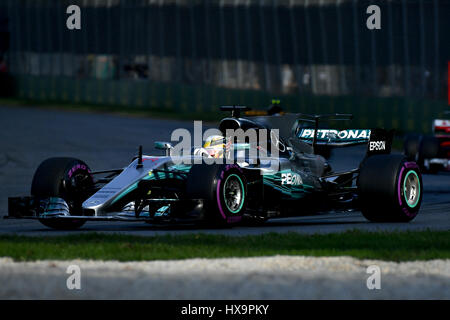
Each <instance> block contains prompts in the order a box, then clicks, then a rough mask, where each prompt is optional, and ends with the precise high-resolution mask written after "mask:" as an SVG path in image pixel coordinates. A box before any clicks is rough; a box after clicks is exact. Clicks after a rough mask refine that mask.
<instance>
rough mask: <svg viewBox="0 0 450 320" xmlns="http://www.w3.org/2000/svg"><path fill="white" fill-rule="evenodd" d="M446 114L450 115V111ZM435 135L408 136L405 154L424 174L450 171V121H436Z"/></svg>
mask: <svg viewBox="0 0 450 320" xmlns="http://www.w3.org/2000/svg"><path fill="white" fill-rule="evenodd" d="M444 114H447V115H448V114H450V111H448V112H445V113H444ZM432 132H433V135H408V136H406V139H405V143H404V152H405V155H406V156H407V157H408V159H411V160H414V161H416V162H417V164H418V165H419V167H420V168H421V170H422V172H428V173H437V172H438V171H440V170H444V171H450V119H434V120H433V124H432Z"/></svg>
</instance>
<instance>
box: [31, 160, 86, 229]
mask: <svg viewBox="0 0 450 320" xmlns="http://www.w3.org/2000/svg"><path fill="white" fill-rule="evenodd" d="M92 190H93V179H92V176H91V173H90V169H89V167H88V166H87V164H86V163H84V162H83V161H81V160H78V159H74V158H50V159H47V160H45V161H43V162H42V163H41V164H40V165H39V167H38V168H37V170H36V172H35V174H34V177H33V182H32V184H31V194H32V195H33V196H35V197H37V198H41V199H44V198H49V197H59V198H62V199H64V200H65V201H66V203H67V204H68V206H69V211H70V214H71V215H81V212H82V208H81V205H82V203H83V201H84V200H86V199H87V198H88V197H89V196H90V195H91V194H92ZM39 221H40V222H41V223H42V224H43V225H45V226H47V227H49V228H52V229H58V230H73V229H78V228H80V227H81V226H82V225H83V224H84V223H85V221H84V220H80V219H67V218H62V219H61V218H42V219H39Z"/></svg>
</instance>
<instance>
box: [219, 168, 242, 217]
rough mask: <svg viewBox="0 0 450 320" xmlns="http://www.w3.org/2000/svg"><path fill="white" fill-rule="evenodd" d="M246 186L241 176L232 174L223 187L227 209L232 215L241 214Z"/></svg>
mask: <svg viewBox="0 0 450 320" xmlns="http://www.w3.org/2000/svg"><path fill="white" fill-rule="evenodd" d="M244 197H245V195H244V184H243V183H242V180H241V178H240V177H239V176H237V175H235V174H231V175H229V176H228V177H227V179H226V180H225V183H224V185H223V199H224V202H225V205H226V206H227V209H228V210H229V211H231V212H232V213H236V212H239V211H240V210H241V209H242V206H243V204H244Z"/></svg>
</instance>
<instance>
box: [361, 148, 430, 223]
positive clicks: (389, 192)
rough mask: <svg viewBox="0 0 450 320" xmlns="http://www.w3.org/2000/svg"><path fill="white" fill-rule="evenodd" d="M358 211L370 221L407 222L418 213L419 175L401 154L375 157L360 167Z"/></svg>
mask: <svg viewBox="0 0 450 320" xmlns="http://www.w3.org/2000/svg"><path fill="white" fill-rule="evenodd" d="M357 185H358V192H359V200H360V207H361V212H362V214H363V215H364V217H366V218H367V219H368V220H369V221H373V222H408V221H411V220H412V219H414V218H415V217H416V216H417V214H418V213H419V209H420V205H421V202H422V194H423V186H422V176H421V173H420V170H419V167H418V165H417V163H415V162H413V161H407V160H406V158H405V157H404V156H403V155H374V156H370V157H368V158H366V159H365V160H364V161H363V162H362V164H361V166H360V174H359V177H358V181H357Z"/></svg>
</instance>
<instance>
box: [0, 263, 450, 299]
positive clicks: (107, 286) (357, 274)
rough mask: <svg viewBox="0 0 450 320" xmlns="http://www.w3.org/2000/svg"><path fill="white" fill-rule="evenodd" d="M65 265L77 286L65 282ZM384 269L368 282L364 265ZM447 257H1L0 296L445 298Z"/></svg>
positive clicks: (449, 290)
mask: <svg viewBox="0 0 450 320" xmlns="http://www.w3.org/2000/svg"><path fill="white" fill-rule="evenodd" d="M69 265H78V266H79V267H80V269H81V289H80V290H76V289H75V290H69V289H67V286H66V281H67V278H68V277H69V276H70V275H69V274H67V273H66V270H67V267H68V266H69ZM370 265H377V266H378V267H379V268H380V269H381V289H379V290H377V289H374V290H369V289H368V288H367V285H366V282H367V278H368V277H369V276H370V274H369V273H366V269H367V267H368V266H370ZM449 298H450V260H431V261H418V262H402V263H395V262H386V261H376V260H358V259H354V258H350V257H320V258H316V257H303V256H274V257H260V258H226V259H189V260H179V261H150V262H126V263H124V262H116V261H86V260H73V261H36V262H14V261H13V260H12V259H10V258H1V259H0V299H449Z"/></svg>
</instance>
